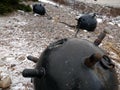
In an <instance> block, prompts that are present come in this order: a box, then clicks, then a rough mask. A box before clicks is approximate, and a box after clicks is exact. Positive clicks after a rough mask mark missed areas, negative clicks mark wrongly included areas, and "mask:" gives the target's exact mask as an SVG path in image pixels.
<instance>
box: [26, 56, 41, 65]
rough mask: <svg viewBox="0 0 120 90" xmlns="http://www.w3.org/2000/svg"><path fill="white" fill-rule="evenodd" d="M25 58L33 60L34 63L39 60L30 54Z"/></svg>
mask: <svg viewBox="0 0 120 90" xmlns="http://www.w3.org/2000/svg"><path fill="white" fill-rule="evenodd" d="M27 59H28V60H30V61H33V62H34V63H37V61H39V58H37V57H33V56H30V55H29V56H27Z"/></svg>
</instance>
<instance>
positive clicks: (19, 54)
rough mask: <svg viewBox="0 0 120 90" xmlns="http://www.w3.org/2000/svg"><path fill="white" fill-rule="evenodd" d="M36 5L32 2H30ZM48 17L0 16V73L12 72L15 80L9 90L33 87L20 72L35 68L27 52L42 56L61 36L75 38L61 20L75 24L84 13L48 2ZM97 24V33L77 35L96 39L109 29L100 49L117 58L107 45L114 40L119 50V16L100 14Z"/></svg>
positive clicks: (27, 89)
mask: <svg viewBox="0 0 120 90" xmlns="http://www.w3.org/2000/svg"><path fill="white" fill-rule="evenodd" d="M31 4H33V3H31ZM45 7H46V9H47V12H48V14H49V15H50V16H51V17H52V19H51V20H49V19H48V18H47V16H39V15H38V16H35V15H34V14H33V13H32V12H30V13H26V12H23V11H18V12H14V13H12V14H10V15H8V16H1V17H0V21H1V23H0V72H1V73H2V76H7V75H9V76H10V77H11V79H12V84H11V87H10V88H8V90H33V85H32V84H31V80H30V79H28V78H23V77H22V75H21V72H22V71H23V69H25V68H34V66H35V64H34V63H33V62H31V61H29V60H27V58H26V57H27V56H28V55H33V56H36V57H39V56H40V55H41V52H42V51H43V50H44V49H45V48H46V47H47V46H48V45H49V44H50V43H52V42H54V41H57V40H59V39H62V38H72V37H74V35H75V29H74V28H70V27H68V26H66V25H64V24H62V23H60V21H62V22H66V23H68V24H71V25H76V23H77V22H76V20H75V17H76V16H77V15H78V14H81V12H80V11H79V12H78V11H76V10H73V9H71V7H69V6H63V5H60V7H59V6H58V5H50V4H46V3H45ZM97 19H98V20H100V21H101V22H99V23H98V25H97V28H96V30H95V32H91V33H90V32H84V31H83V30H81V31H80V32H79V33H78V38H80V39H87V40H90V41H91V42H93V41H94V40H95V39H96V38H97V36H98V35H99V34H100V32H102V31H103V30H105V29H106V30H109V32H110V34H107V36H106V37H105V39H104V40H103V42H102V44H101V45H100V47H101V48H103V49H104V50H106V51H107V52H109V54H110V55H112V56H114V57H115V58H120V57H119V56H118V54H116V53H115V52H113V51H112V50H110V49H108V48H109V47H106V46H107V45H108V42H109V43H112V44H113V45H115V47H117V50H118V51H119V50H120V40H119V38H120V26H119V23H120V22H119V21H120V17H119V16H118V17H112V16H109V17H107V16H105V15H97ZM115 64H116V71H117V73H118V79H119V80H120V72H119V71H120V64H119V63H118V61H115Z"/></svg>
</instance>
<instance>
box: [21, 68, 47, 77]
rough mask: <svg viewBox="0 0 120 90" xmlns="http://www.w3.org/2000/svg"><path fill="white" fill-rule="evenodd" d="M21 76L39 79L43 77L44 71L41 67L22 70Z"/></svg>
mask: <svg viewBox="0 0 120 90" xmlns="http://www.w3.org/2000/svg"><path fill="white" fill-rule="evenodd" d="M22 75H23V77H28V78H34V77H38V78H41V77H43V76H44V75H45V69H44V68H43V67H41V68H39V69H24V70H23V72H22Z"/></svg>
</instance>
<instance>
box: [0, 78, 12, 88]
mask: <svg viewBox="0 0 120 90" xmlns="http://www.w3.org/2000/svg"><path fill="white" fill-rule="evenodd" d="M10 84H11V78H10V77H9V76H6V77H5V78H4V79H3V80H0V88H8V87H10Z"/></svg>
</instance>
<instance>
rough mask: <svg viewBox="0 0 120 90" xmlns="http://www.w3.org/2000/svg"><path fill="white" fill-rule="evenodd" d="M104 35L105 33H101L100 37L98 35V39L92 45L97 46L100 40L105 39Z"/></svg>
mask: <svg viewBox="0 0 120 90" xmlns="http://www.w3.org/2000/svg"><path fill="white" fill-rule="evenodd" d="M106 33H107V32H106V31H103V32H101V33H100V35H98V38H97V39H96V40H95V41H94V45H96V46H99V45H100V43H101V42H102V40H103V39H104V38H105V36H106Z"/></svg>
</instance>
